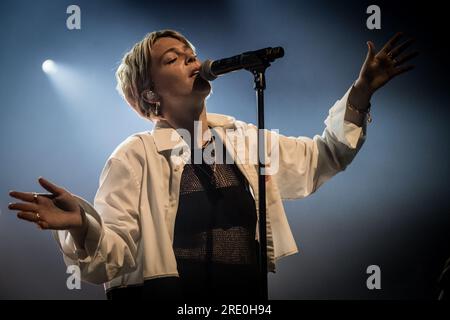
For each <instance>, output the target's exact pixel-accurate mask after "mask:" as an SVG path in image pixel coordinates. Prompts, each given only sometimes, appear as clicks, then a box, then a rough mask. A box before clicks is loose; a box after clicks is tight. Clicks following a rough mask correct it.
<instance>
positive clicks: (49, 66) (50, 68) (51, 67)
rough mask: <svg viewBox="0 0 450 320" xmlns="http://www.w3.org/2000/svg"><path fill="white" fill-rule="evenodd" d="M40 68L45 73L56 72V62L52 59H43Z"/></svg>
mask: <svg viewBox="0 0 450 320" xmlns="http://www.w3.org/2000/svg"><path fill="white" fill-rule="evenodd" d="M42 70H43V71H44V72H45V73H48V74H52V73H55V72H56V63H55V61H53V60H45V61H44V63H43V64H42Z"/></svg>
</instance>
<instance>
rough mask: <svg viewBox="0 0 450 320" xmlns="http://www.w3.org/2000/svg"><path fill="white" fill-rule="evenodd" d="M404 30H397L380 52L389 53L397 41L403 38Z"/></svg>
mask: <svg viewBox="0 0 450 320" xmlns="http://www.w3.org/2000/svg"><path fill="white" fill-rule="evenodd" d="M402 35H403V32H397V33H396V34H395V35H394V36H393V37H392V38H391V39H390V40H389V41H388V42H386V44H385V45H384V47H383V48H382V49H381V51H380V52H384V53H388V52H389V51H391V49H392V47H393V46H394V45H395V44H396V43H397V41H398V40H399V39H400V38H401V36H402Z"/></svg>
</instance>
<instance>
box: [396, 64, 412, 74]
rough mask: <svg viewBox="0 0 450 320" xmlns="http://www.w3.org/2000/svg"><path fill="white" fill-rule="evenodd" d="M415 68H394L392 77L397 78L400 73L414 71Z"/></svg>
mask: <svg viewBox="0 0 450 320" xmlns="http://www.w3.org/2000/svg"><path fill="white" fill-rule="evenodd" d="M415 67H416V66H413V65H411V66H403V67H398V68H395V71H394V76H398V75H400V74H402V73H405V72H408V71H410V70H412V69H414V68H415Z"/></svg>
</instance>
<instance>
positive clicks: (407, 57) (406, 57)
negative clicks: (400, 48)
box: [395, 51, 419, 66]
mask: <svg viewBox="0 0 450 320" xmlns="http://www.w3.org/2000/svg"><path fill="white" fill-rule="evenodd" d="M418 55H419V51H414V52H412V53H408V54H406V55H404V56H402V57H400V58H399V59H396V60H397V62H396V63H395V66H399V65H401V64H402V63H405V62H406V61H409V60H411V59H412V58H414V57H417V56H418Z"/></svg>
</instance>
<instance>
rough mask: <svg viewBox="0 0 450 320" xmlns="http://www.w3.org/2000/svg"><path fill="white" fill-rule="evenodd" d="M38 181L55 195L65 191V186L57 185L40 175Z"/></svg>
mask: <svg viewBox="0 0 450 320" xmlns="http://www.w3.org/2000/svg"><path fill="white" fill-rule="evenodd" d="M38 181H39V183H40V184H41V186H42V187H44V188H45V189H46V190H47V191H50V192H51V193H53V194H55V195H60V194H62V193H63V192H64V189H63V188H61V187H59V186H57V185H56V184H53V183H51V182H50V181H48V180H46V179H44V178H42V177H39V179H38Z"/></svg>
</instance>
